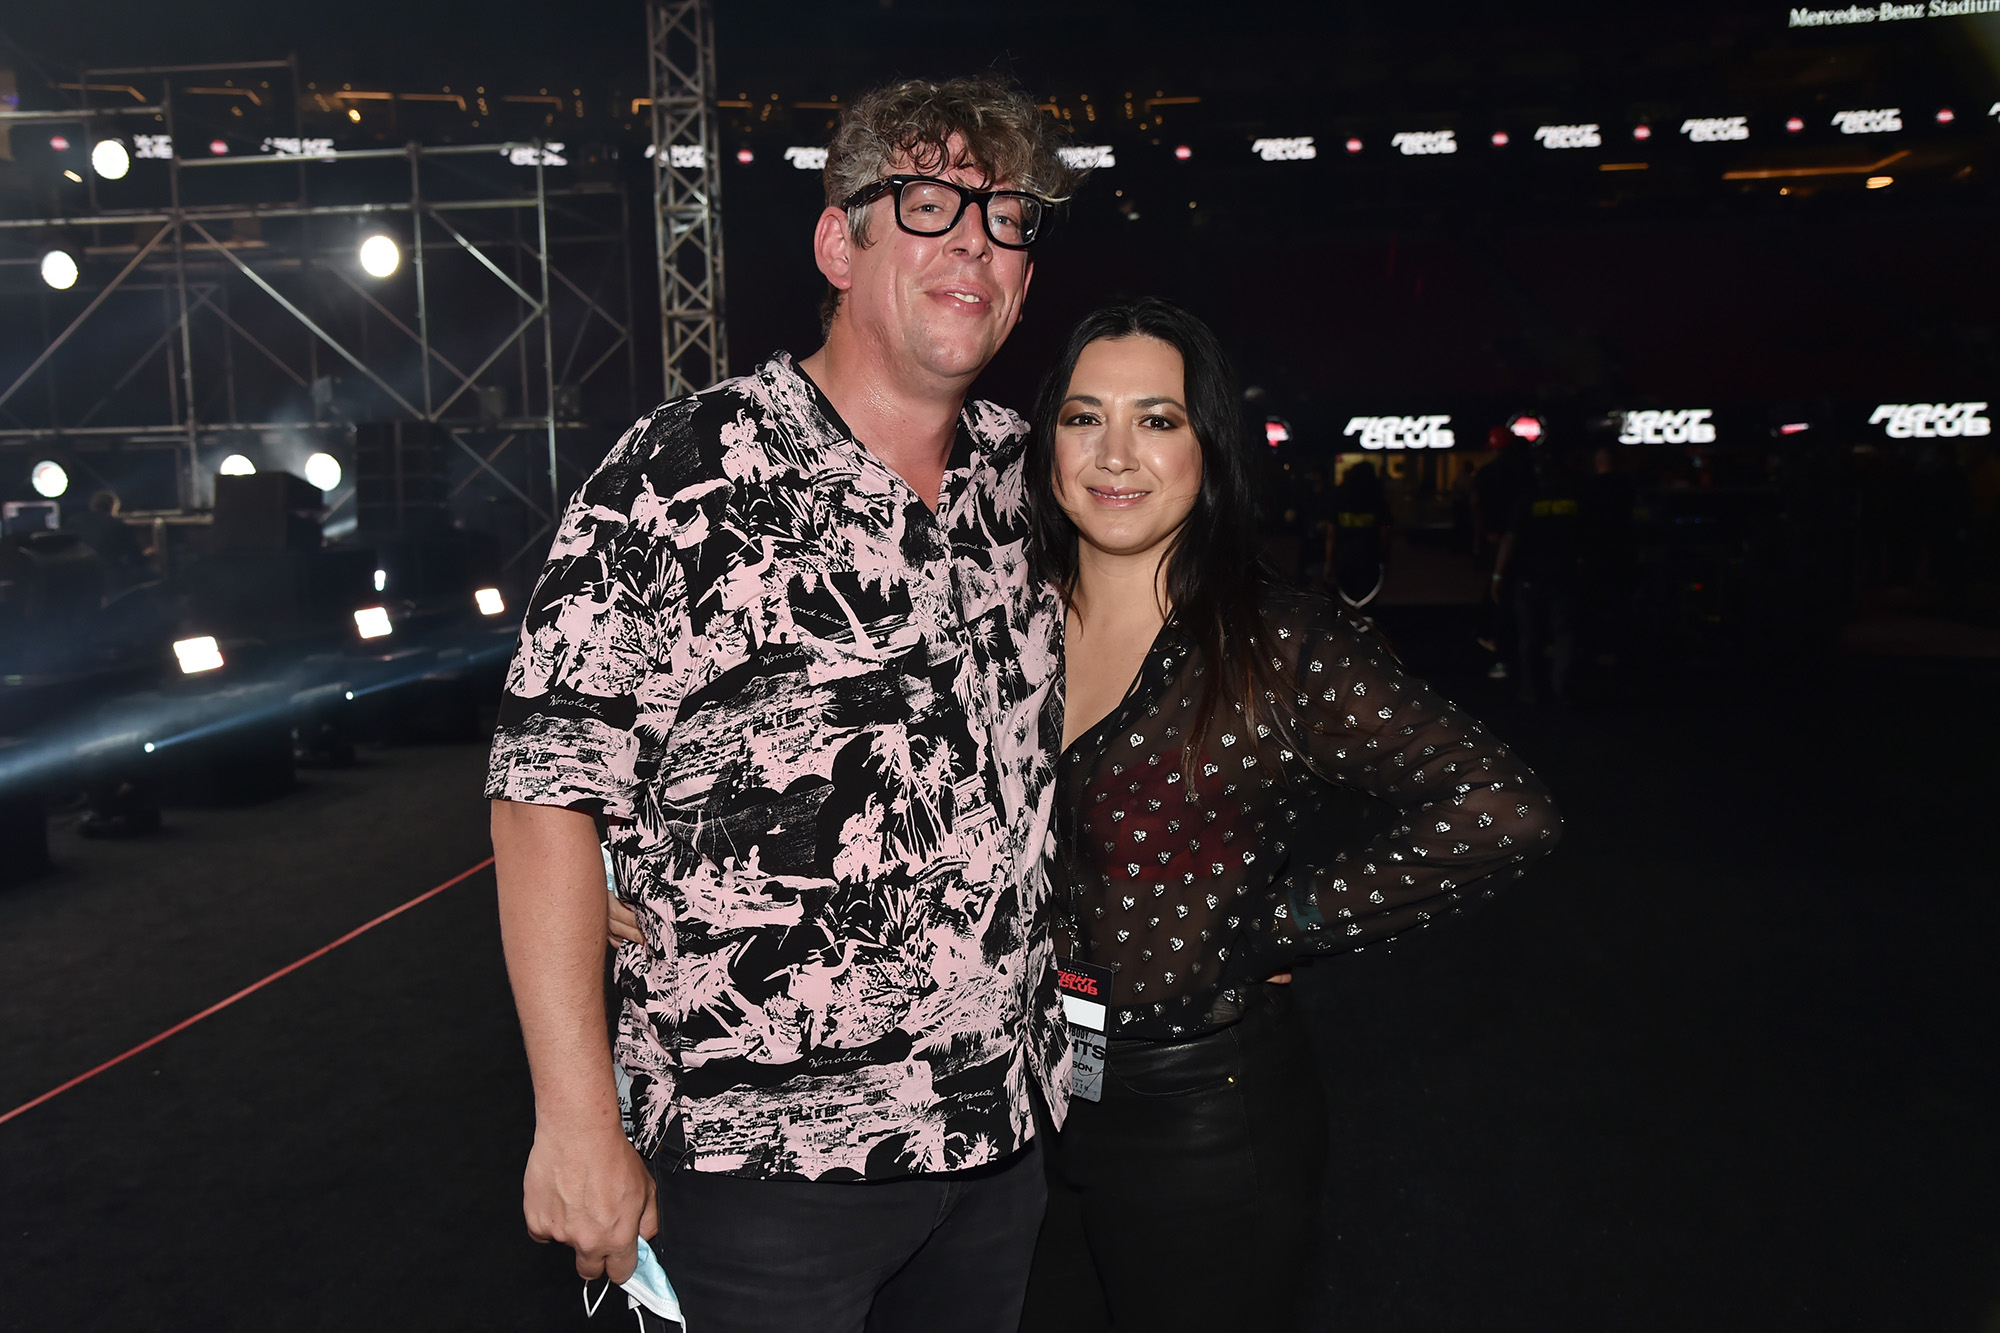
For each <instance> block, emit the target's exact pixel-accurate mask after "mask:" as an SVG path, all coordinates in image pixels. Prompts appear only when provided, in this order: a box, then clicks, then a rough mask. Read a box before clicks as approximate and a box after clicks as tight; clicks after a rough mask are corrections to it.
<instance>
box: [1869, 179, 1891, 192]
mask: <svg viewBox="0 0 2000 1333" xmlns="http://www.w3.org/2000/svg"><path fill="white" fill-rule="evenodd" d="M1895 183H1896V178H1895V177H1894V176H1870V177H1869V178H1868V188H1869V189H1871V190H1886V189H1888V188H1889V187H1890V186H1891V185H1894V184H1895Z"/></svg>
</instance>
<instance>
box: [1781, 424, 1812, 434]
mask: <svg viewBox="0 0 2000 1333" xmlns="http://www.w3.org/2000/svg"><path fill="white" fill-rule="evenodd" d="M1811 429H1812V423H1811V422H1809V421H1788V422H1786V423H1785V424H1784V425H1782V426H1780V427H1778V434H1780V435H1802V434H1804V433H1805V432H1806V431H1809V430H1811Z"/></svg>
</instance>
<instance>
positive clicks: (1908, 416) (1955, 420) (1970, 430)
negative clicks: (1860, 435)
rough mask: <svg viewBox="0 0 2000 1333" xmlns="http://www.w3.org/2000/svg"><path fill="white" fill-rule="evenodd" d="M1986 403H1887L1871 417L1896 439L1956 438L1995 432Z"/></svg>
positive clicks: (1873, 424) (1883, 431)
mask: <svg viewBox="0 0 2000 1333" xmlns="http://www.w3.org/2000/svg"><path fill="white" fill-rule="evenodd" d="M1985 411H1986V404H1984V403H1884V404H1882V405H1881V406H1880V407H1878V408H1876V409H1875V412H1874V414H1873V415H1872V416H1870V417H1869V418H1868V424H1869V425H1871V426H1880V427H1881V428H1882V433H1883V434H1884V435H1887V436H1888V437H1889V438H1890V439H1892V440H1929V439H1938V438H1943V439H1953V438H1956V437H1958V436H1961V435H1991V434H1992V433H1993V422H1992V420H1991V419H1989V418H1987V417H1985V416H1982V415H1981V413H1983V412H1985Z"/></svg>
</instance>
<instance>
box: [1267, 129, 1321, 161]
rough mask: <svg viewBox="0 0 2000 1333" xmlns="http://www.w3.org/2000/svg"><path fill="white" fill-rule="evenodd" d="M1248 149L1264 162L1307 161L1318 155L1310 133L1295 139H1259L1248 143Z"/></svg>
mask: <svg viewBox="0 0 2000 1333" xmlns="http://www.w3.org/2000/svg"><path fill="white" fill-rule="evenodd" d="M1250 151H1251V152H1253V153H1255V154H1256V155H1257V156H1259V157H1261V158H1263V159H1264V160H1265V161H1266V162H1307V161H1310V160H1312V159H1313V158H1316V157H1318V156H1319V149H1317V148H1315V147H1314V146H1313V137H1312V135H1310V134H1308V135H1304V136H1302V137H1300V138H1297V139H1259V140H1257V141H1256V142H1255V143H1253V144H1251V145H1250Z"/></svg>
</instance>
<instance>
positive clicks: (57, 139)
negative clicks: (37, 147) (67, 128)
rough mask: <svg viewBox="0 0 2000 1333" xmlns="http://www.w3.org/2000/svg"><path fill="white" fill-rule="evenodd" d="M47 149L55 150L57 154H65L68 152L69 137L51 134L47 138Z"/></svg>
mask: <svg viewBox="0 0 2000 1333" xmlns="http://www.w3.org/2000/svg"><path fill="white" fill-rule="evenodd" d="M49 147H51V148H53V149H55V150H56V151H57V152H58V153H67V152H68V151H69V136H67V135H63V134H51V135H50V136H49Z"/></svg>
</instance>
